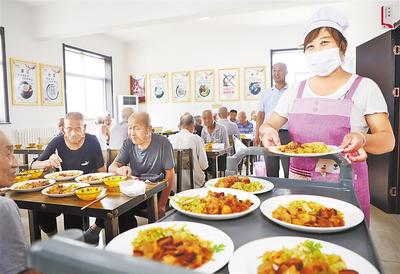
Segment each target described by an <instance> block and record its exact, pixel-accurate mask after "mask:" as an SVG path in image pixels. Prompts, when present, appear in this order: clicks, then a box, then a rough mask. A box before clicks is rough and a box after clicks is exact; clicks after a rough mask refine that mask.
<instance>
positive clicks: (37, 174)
mask: <svg viewBox="0 0 400 274" xmlns="http://www.w3.org/2000/svg"><path fill="white" fill-rule="evenodd" d="M43 172H44V169H28V170H24V171H21V172H20V173H19V174H18V175H31V179H38V178H40V177H42V175H43Z"/></svg>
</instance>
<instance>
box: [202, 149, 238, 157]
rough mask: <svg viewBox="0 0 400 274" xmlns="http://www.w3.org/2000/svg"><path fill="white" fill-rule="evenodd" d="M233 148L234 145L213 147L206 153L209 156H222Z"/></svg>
mask: <svg viewBox="0 0 400 274" xmlns="http://www.w3.org/2000/svg"><path fill="white" fill-rule="evenodd" d="M231 149H232V147H228V148H223V149H213V150H206V154H207V156H208V157H210V156H214V157H215V156H221V155H224V154H226V153H228V152H229V151H230V150H231Z"/></svg>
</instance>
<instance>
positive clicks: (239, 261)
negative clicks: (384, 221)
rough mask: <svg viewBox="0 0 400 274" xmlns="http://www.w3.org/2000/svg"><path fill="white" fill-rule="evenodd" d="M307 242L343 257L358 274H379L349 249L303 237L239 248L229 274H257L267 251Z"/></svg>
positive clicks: (269, 241)
mask: <svg viewBox="0 0 400 274" xmlns="http://www.w3.org/2000/svg"><path fill="white" fill-rule="evenodd" d="M306 240H311V241H314V242H317V243H320V244H321V245H322V248H321V251H322V252H323V253H327V254H336V255H339V256H341V257H342V260H343V261H344V262H345V263H346V265H347V269H352V270H355V271H357V272H358V273H368V274H372V273H379V272H378V270H377V269H376V268H375V267H374V266H373V265H372V264H371V263H370V262H368V261H367V260H366V259H364V258H363V257H361V256H360V255H358V254H356V253H354V252H353V251H351V250H349V249H347V248H344V247H341V246H339V245H335V244H332V243H329V242H325V241H321V240H317V239H311V238H302V237H271V238H264V239H259V240H256V241H253V242H250V243H247V244H245V245H243V246H241V247H240V248H238V249H237V250H236V251H235V253H234V254H233V256H232V258H231V260H230V261H229V265H228V269H229V273H231V274H236V273H237V274H239V273H240V274H245V273H257V268H258V266H259V265H260V264H261V263H262V259H261V256H262V255H263V254H264V253H265V252H266V251H274V250H280V249H282V248H283V247H287V248H293V247H295V246H296V245H298V244H300V243H302V242H304V241H306Z"/></svg>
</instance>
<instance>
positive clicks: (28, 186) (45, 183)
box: [15, 180, 50, 190]
mask: <svg viewBox="0 0 400 274" xmlns="http://www.w3.org/2000/svg"><path fill="white" fill-rule="evenodd" d="M48 185H50V182H49V180H39V181H33V182H26V183H25V184H23V185H19V186H16V187H15V189H18V190H24V189H33V188H38V187H44V186H48Z"/></svg>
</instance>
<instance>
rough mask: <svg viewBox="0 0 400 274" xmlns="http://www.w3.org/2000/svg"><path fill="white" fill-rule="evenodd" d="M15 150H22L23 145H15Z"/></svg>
mask: <svg viewBox="0 0 400 274" xmlns="http://www.w3.org/2000/svg"><path fill="white" fill-rule="evenodd" d="M14 146H15V149H21V147H22V145H21V144H15V145H14Z"/></svg>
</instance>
